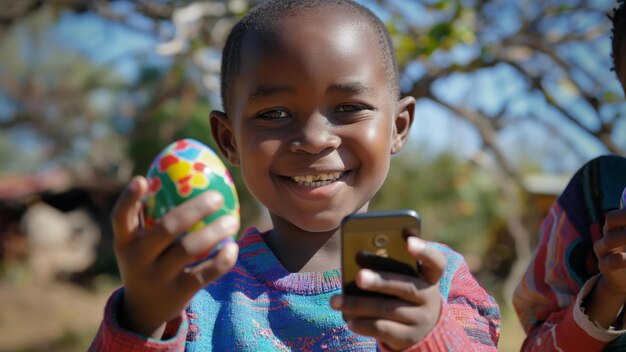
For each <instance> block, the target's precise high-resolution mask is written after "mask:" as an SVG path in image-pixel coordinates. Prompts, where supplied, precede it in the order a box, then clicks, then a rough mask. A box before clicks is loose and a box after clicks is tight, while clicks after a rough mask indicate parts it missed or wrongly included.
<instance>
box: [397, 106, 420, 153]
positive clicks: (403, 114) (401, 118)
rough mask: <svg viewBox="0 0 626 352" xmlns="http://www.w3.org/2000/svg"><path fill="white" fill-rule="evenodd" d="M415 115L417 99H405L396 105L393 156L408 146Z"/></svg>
mask: <svg viewBox="0 0 626 352" xmlns="http://www.w3.org/2000/svg"><path fill="white" fill-rule="evenodd" d="M414 114H415V98H413V97H404V98H402V99H400V100H399V101H398V102H397V104H396V116H395V119H394V125H393V136H392V137H391V154H396V153H398V152H399V151H400V150H402V148H403V147H404V145H405V144H406V141H407V139H408V138H409V132H410V131H411V125H412V124H413V116H414Z"/></svg>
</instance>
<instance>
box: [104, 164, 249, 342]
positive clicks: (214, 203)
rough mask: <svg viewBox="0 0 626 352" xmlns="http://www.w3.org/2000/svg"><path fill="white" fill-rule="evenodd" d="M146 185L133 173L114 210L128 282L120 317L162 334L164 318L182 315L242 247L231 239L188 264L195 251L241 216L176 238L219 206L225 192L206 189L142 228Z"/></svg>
mask: <svg viewBox="0 0 626 352" xmlns="http://www.w3.org/2000/svg"><path fill="white" fill-rule="evenodd" d="M147 190H148V183H147V180H146V179H145V178H144V177H141V176H137V177H135V178H133V180H131V182H130V183H129V185H128V186H127V188H126V189H125V191H124V192H123V193H122V195H121V196H120V197H119V199H118V200H117V203H116V205H115V208H114V209H113V212H112V215H111V220H112V224H113V232H114V234H115V255H116V258H117V264H118V267H119V270H120V274H121V277H122V282H123V284H124V297H123V308H122V311H121V322H120V323H121V324H122V325H123V326H124V328H126V329H128V330H131V331H134V332H136V333H138V334H141V335H144V336H150V337H153V338H160V337H161V336H162V334H163V331H164V329H165V324H166V322H168V321H169V320H171V319H173V318H175V317H176V316H178V315H179V314H180V313H181V312H182V311H183V310H184V309H185V308H186V306H187V305H188V303H189V301H190V300H191V298H192V297H193V295H194V294H195V293H196V292H197V291H198V290H200V289H201V288H202V287H204V286H206V285H207V284H208V283H209V282H211V281H213V280H215V279H216V278H218V277H220V276H221V275H223V274H225V273H226V272H228V271H229V270H230V268H232V266H233V265H234V264H235V262H236V260H237V254H238V251H239V248H238V246H237V245H236V244H235V243H228V244H226V245H225V246H224V247H223V248H222V249H221V250H220V251H219V252H218V253H217V255H216V256H215V257H213V258H212V259H210V260H207V261H205V262H202V263H200V264H198V265H196V266H194V267H193V268H190V267H188V265H189V264H191V263H193V262H194V261H195V259H196V257H197V256H199V255H201V254H202V253H206V252H207V251H209V250H211V249H212V248H214V247H215V246H216V245H217V244H218V243H219V242H220V241H221V240H222V239H224V238H226V237H228V236H229V235H231V234H233V233H235V232H237V231H238V230H239V222H238V221H237V219H236V218H234V217H232V216H222V217H220V218H218V219H216V220H215V221H213V222H212V223H210V224H208V225H206V226H205V227H203V228H201V229H199V230H196V231H194V232H191V233H189V234H187V235H185V236H184V237H182V238H181V239H180V240H177V239H178V238H179V236H180V235H181V234H184V233H185V232H186V231H187V229H189V228H190V227H191V226H192V225H194V224H195V223H197V222H198V221H200V220H201V219H203V218H204V217H206V216H208V215H210V214H212V213H214V212H216V211H218V210H219V209H220V207H221V205H222V203H223V198H222V197H221V195H220V194H219V193H218V192H213V191H207V192H205V193H203V194H201V195H198V196H197V197H195V198H193V199H191V200H188V201H187V202H185V203H183V204H181V205H179V206H178V207H176V208H174V209H172V210H171V211H169V212H168V213H167V214H166V215H165V216H163V218H162V219H161V220H160V221H158V222H157V224H156V225H155V226H154V227H153V228H151V229H150V230H143V229H142V228H141V226H140V221H139V212H140V211H141V199H142V197H144V196H145V195H146V192H147Z"/></svg>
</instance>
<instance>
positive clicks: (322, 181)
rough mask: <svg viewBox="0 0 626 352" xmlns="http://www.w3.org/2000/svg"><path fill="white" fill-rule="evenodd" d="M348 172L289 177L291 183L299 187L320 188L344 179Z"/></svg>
mask: <svg viewBox="0 0 626 352" xmlns="http://www.w3.org/2000/svg"><path fill="white" fill-rule="evenodd" d="M348 172H349V171H344V172H329V173H324V174H318V175H303V176H293V177H289V179H291V180H292V181H293V182H295V183H297V184H298V185H300V186H305V187H322V186H326V185H329V184H331V183H333V182H336V181H338V180H340V179H341V178H342V177H344V176H345V175H346V174H347V173H348Z"/></svg>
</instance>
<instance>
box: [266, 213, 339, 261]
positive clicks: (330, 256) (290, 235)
mask: <svg viewBox="0 0 626 352" xmlns="http://www.w3.org/2000/svg"><path fill="white" fill-rule="evenodd" d="M272 224H273V226H274V228H273V229H272V231H271V232H270V233H269V234H268V236H267V238H266V241H267V245H268V246H269V247H270V248H271V249H272V251H273V252H274V255H276V257H277V258H278V260H279V261H280V262H281V264H282V265H283V266H284V267H285V269H287V270H288V271H289V272H292V273H296V272H321V271H328V270H333V269H338V268H339V267H340V265H341V264H340V263H341V255H340V251H341V241H340V240H341V239H340V236H339V229H335V230H332V231H327V232H308V231H304V230H302V229H300V228H298V227H296V226H294V225H293V224H291V223H289V222H287V221H285V220H283V219H278V218H277V217H275V216H274V215H272Z"/></svg>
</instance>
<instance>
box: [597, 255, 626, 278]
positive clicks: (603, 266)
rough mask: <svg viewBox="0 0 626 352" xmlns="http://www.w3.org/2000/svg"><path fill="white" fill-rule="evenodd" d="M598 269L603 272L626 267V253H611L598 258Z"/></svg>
mask: <svg viewBox="0 0 626 352" xmlns="http://www.w3.org/2000/svg"><path fill="white" fill-rule="evenodd" d="M598 269H599V270H600V271H601V272H602V273H606V274H608V273H610V272H612V271H617V270H621V269H626V253H624V252H615V253H609V254H607V255H605V256H603V257H601V258H599V259H598Z"/></svg>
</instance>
